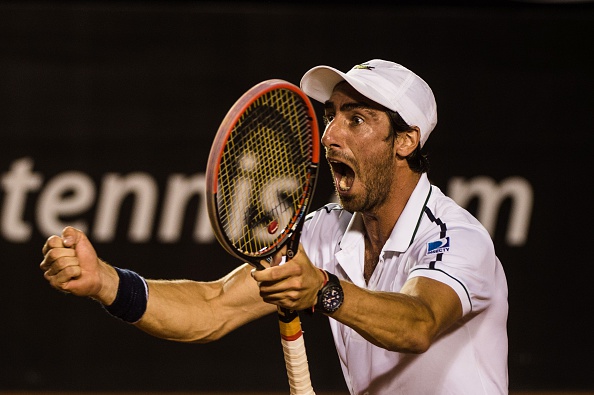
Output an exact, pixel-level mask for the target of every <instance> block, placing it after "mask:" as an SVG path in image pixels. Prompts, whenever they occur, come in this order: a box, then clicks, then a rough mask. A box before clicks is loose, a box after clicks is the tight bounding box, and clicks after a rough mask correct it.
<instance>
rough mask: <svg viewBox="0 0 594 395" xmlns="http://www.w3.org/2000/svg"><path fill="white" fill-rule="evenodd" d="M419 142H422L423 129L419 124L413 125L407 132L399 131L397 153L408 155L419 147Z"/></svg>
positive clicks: (403, 155)
mask: <svg viewBox="0 0 594 395" xmlns="http://www.w3.org/2000/svg"><path fill="white" fill-rule="evenodd" d="M419 144H421V131H420V129H419V128H418V127H417V126H413V127H412V128H411V129H410V130H408V131H406V132H403V133H398V137H397V138H396V144H395V148H396V154H397V155H399V156H401V157H407V156H408V155H410V153H411V152H413V151H414V150H415V149H417V146H418V145H419Z"/></svg>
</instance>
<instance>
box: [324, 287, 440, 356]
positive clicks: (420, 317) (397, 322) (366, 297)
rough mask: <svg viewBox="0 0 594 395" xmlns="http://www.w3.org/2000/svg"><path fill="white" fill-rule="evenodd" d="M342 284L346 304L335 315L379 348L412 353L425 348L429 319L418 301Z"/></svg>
mask: <svg viewBox="0 0 594 395" xmlns="http://www.w3.org/2000/svg"><path fill="white" fill-rule="evenodd" d="M342 286H343V289H344V293H345V297H344V304H343V305H342V306H341V308H340V309H339V310H338V311H337V312H335V313H334V314H332V318H334V319H336V320H337V321H340V322H342V323H343V324H346V325H348V326H350V327H351V328H353V329H355V330H356V331H357V332H358V333H359V334H360V335H361V336H363V337H364V338H365V339H367V340H368V341H369V342H371V343H373V344H375V345H376V346H378V347H382V348H385V349H388V350H391V351H399V352H412V353H418V352H422V351H424V350H425V349H426V340H425V338H424V336H423V335H422V334H423V333H426V332H427V325H428V321H430V318H429V317H428V314H427V311H426V309H425V308H424V307H423V306H421V305H420V304H419V303H418V302H417V301H415V300H414V299H413V298H411V297H410V296H408V295H403V294H399V293H386V292H371V291H367V290H364V289H362V288H359V287H357V286H355V285H353V284H351V283H349V282H345V281H343V282H342Z"/></svg>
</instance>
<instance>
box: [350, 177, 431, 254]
mask: <svg viewBox="0 0 594 395" xmlns="http://www.w3.org/2000/svg"><path fill="white" fill-rule="evenodd" d="M430 195H431V183H430V182H429V178H428V177H427V173H423V174H421V178H420V179H419V182H418V183H417V186H416V187H415V189H414V190H413V193H412V194H411V195H410V198H409V199H408V202H407V203H406V206H405V207H404V210H403V211H402V214H400V217H399V218H398V221H396V225H395V226H394V229H393V230H392V233H391V234H390V237H389V238H388V240H387V241H386V244H385V245H384V248H383V250H384V251H396V252H404V251H406V249H407V248H408V247H409V246H410V244H411V243H412V240H413V238H414V236H415V233H416V231H417V228H418V225H419V223H420V221H421V217H422V214H423V210H424V209H425V205H426V204H427V201H428V200H429V196H430ZM362 231H363V220H362V217H361V214H360V213H355V214H354V215H353V218H351V221H350V223H349V225H348V227H347V230H346V232H345V235H344V237H343V239H342V243H341V246H342V248H343V249H344V248H345V246H349V245H350V246H352V245H354V244H355V243H354V242H355V241H359V240H361V239H362Z"/></svg>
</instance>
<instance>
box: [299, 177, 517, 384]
mask: <svg viewBox="0 0 594 395" xmlns="http://www.w3.org/2000/svg"><path fill="white" fill-rule="evenodd" d="M362 229H363V225H362V219H361V216H360V215H359V214H355V215H352V214H351V213H349V212H347V211H345V210H343V209H342V208H341V207H340V206H339V205H336V204H329V205H326V206H325V207H323V208H321V209H319V210H318V211H316V212H315V213H311V214H310V215H309V216H308V219H307V221H306V222H305V224H304V229H303V234H302V238H301V242H302V243H303V246H304V248H305V251H306V252H307V255H308V256H309V258H310V259H311V261H312V262H314V264H315V265H317V266H318V267H320V268H322V269H325V270H328V271H329V272H331V273H335V274H336V275H337V276H338V277H339V278H341V279H346V280H348V281H350V282H352V283H354V284H355V285H357V286H359V287H361V288H366V289H369V290H374V291H387V292H398V291H399V290H400V289H401V287H402V286H403V284H404V283H405V282H406V281H407V280H408V279H410V278H412V277H416V276H424V277H429V278H432V279H434V280H436V281H440V282H442V283H445V284H447V285H449V286H450V287H451V288H452V289H453V290H454V291H455V292H456V293H457V294H458V297H459V298H460V302H461V304H462V309H463V317H462V318H461V319H460V321H459V322H457V323H456V324H455V325H454V326H453V327H451V328H450V329H449V330H448V331H447V332H446V333H443V334H442V335H440V336H439V338H438V339H437V340H436V341H435V342H434V343H433V344H432V345H431V347H430V348H429V350H427V351H426V352H425V353H423V354H404V353H398V352H392V351H388V350H385V349H383V348H380V347H377V346H374V345H373V344H371V343H369V342H368V341H366V340H365V339H364V338H363V337H361V335H359V334H358V333H357V332H356V331H355V330H354V329H351V328H349V327H348V326H345V325H343V324H341V323H339V322H337V321H335V320H333V319H332V318H330V325H331V328H332V333H333V336H334V342H335V344H336V349H337V351H338V356H339V358H340V363H341V366H342V371H343V373H344V377H345V380H346V383H347V385H348V387H349V390H350V392H351V394H358V395H367V394H369V395H371V394H374V395H396V394H403V395H439V394H443V395H446V394H448V395H450V394H451V395H453V394H455V395H494V394H507V393H508V373H507V347H508V346H507V330H506V328H507V312H508V303H507V281H506V278H505V274H504V271H503V267H502V266H501V263H500V262H499V259H498V258H497V256H496V255H495V251H494V247H493V243H492V240H491V237H490V236H489V234H488V232H487V231H486V230H485V228H484V227H483V226H482V225H481V224H480V223H479V222H478V221H477V220H476V218H474V217H473V216H472V215H471V214H470V213H468V212H467V211H466V210H465V209H463V208H461V207H460V206H458V205H457V204H456V203H455V202H454V201H453V200H451V199H450V198H448V197H447V196H445V195H444V194H443V193H442V192H441V191H440V190H439V188H437V187H436V186H433V185H431V184H430V183H429V180H428V178H427V175H426V174H423V175H422V177H421V179H420V181H419V183H418V185H417V186H416V188H415V190H414V192H413V194H412V196H411V198H410V199H409V201H408V203H407V205H406V207H405V209H404V211H403V212H402V214H401V216H400V218H399V219H398V222H397V223H396V226H395V227H394V229H393V231H392V234H391V235H390V238H389V239H388V241H387V242H386V244H385V245H384V247H383V249H382V251H381V253H380V257H379V263H378V265H377V267H376V268H375V271H374V273H373V275H372V277H371V279H370V281H369V284H365V280H364V279H363V266H364V250H365V242H364V240H363V233H362Z"/></svg>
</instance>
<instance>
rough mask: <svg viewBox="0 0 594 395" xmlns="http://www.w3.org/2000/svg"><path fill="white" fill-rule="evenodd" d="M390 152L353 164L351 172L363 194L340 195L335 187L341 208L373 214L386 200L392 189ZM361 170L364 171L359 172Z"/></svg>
mask: <svg viewBox="0 0 594 395" xmlns="http://www.w3.org/2000/svg"><path fill="white" fill-rule="evenodd" d="M393 160H394V158H393V157H392V150H391V149H389V148H388V146H386V149H385V150H384V151H383V152H381V153H378V155H374V157H373V159H371V160H369V159H368V160H366V161H363V162H351V163H353V166H354V168H353V171H354V172H355V174H357V178H358V181H359V183H360V184H361V185H362V186H363V193H359V194H353V195H341V194H340V193H339V192H338V186H336V185H335V189H336V190H337V192H336V194H337V195H338V200H339V202H340V204H341V205H342V207H343V208H344V209H345V210H347V211H349V212H352V213H353V212H355V211H357V212H373V211H375V209H376V208H378V207H380V206H381V205H382V204H383V203H384V202H385V201H386V199H387V198H388V196H389V195H390V193H391V189H392V176H393V174H392V173H393V167H392V164H393ZM361 169H364V170H363V171H361Z"/></svg>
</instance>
